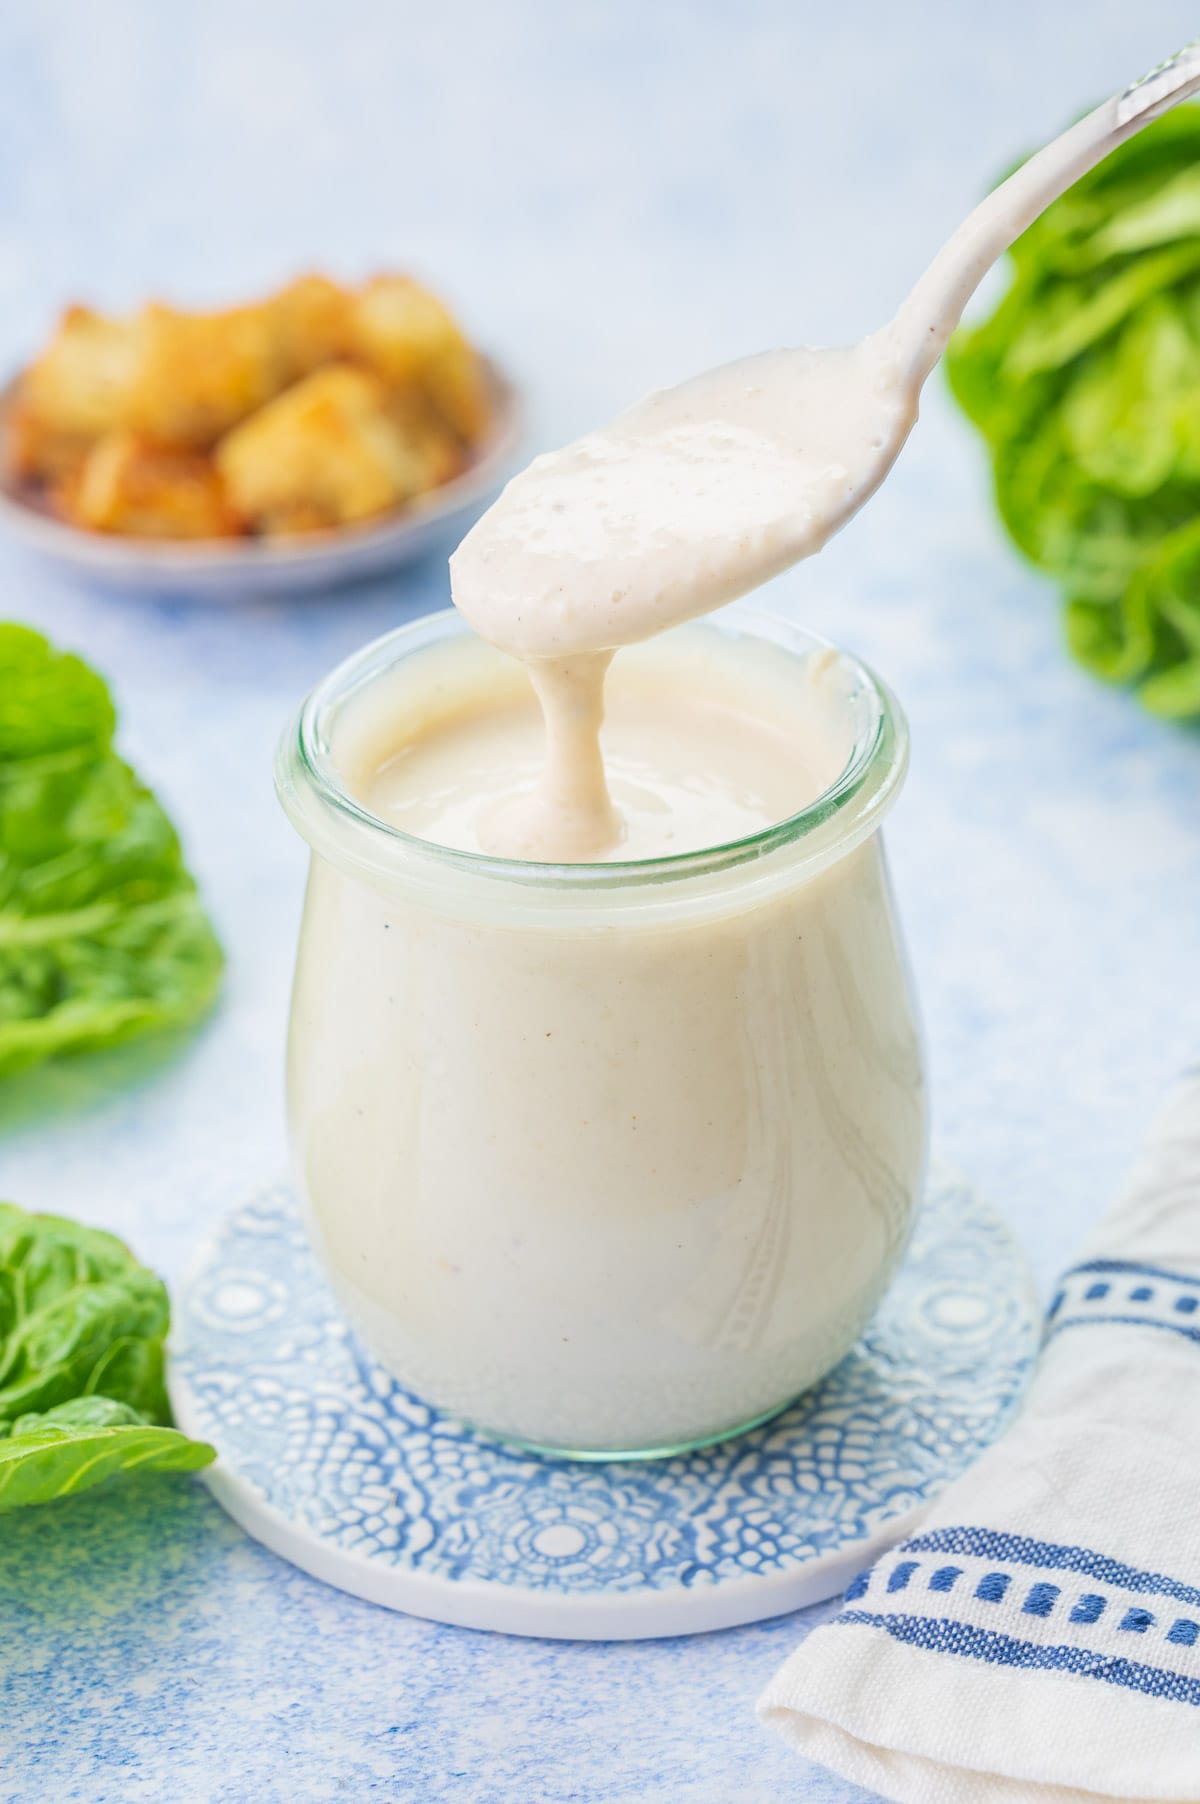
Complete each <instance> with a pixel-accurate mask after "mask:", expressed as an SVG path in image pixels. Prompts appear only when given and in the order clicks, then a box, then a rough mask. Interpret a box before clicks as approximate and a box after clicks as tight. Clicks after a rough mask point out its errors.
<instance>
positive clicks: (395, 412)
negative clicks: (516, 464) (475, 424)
mask: <svg viewBox="0 0 1200 1804" xmlns="http://www.w3.org/2000/svg"><path fill="white" fill-rule="evenodd" d="M387 410H388V416H389V418H390V419H392V420H393V421H394V422H395V424H396V426H397V427H398V429H399V431H400V433H401V435H402V437H403V439H404V442H405V444H406V445H407V446H408V448H409V450H410V451H411V452H412V453H413V455H414V456H415V457H416V458H418V459H419V460H420V464H421V491H422V492H424V491H425V490H426V489H436V488H440V486H441V484H442V483H444V482H449V481H450V479H451V478H452V477H454V476H458V475H460V474H461V472H462V471H463V470H465V469H466V467H467V462H468V458H467V451H466V448H465V446H464V445H463V442H462V440H461V439H460V438H459V436H458V434H457V433H456V432H452V431H451V429H450V427H449V426H448V425H447V424H446V422H445V420H444V419H443V418H442V416H441V414H439V413H438V412H437V411H436V409H435V408H434V405H433V403H432V401H430V400H429V398H428V396H426V395H424V394H422V393H421V392H420V390H418V389H412V388H404V389H392V390H391V391H390V392H389V394H388V400H387Z"/></svg>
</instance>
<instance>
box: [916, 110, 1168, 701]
mask: <svg viewBox="0 0 1200 1804" xmlns="http://www.w3.org/2000/svg"><path fill="white" fill-rule="evenodd" d="M1012 264H1013V282H1012V285H1011V287H1010V289H1009V291H1008V293H1007V294H1006V296H1005V297H1004V299H1003V300H1002V301H1001V302H1000V305H999V306H998V307H997V309H996V310H995V312H994V313H993V314H992V316H991V318H990V319H988V320H986V321H985V322H984V323H983V324H982V325H980V326H977V327H975V328H963V329H962V330H960V331H959V332H958V333H957V334H956V335H955V337H954V339H953V340H952V341H951V345H950V351H949V356H948V373H949V378H950V384H951V388H952V390H953V392H954V394H955V395H956V396H957V398H958V400H959V402H960V403H961V405H962V406H963V408H964V409H965V411H966V412H967V413H968V414H969V416H970V417H971V419H972V420H974V421H975V423H976V424H977V425H978V426H979V427H980V429H981V431H982V432H983V434H984V436H985V438H986V439H987V441H988V444H989V447H990V451H991V457H992V466H993V474H994V479H995V492H996V499H997V503H998V505H999V509H1000V513H1001V516H1002V518H1003V520H1004V523H1005V525H1006V526H1007V527H1008V530H1009V532H1010V533H1011V534H1012V537H1013V538H1014V540H1015V541H1016V543H1017V545H1018V546H1019V547H1020V548H1021V550H1022V551H1023V552H1024V553H1025V554H1026V556H1028V557H1029V558H1031V559H1032V561H1033V562H1034V563H1035V564H1038V565H1040V566H1041V567H1042V568H1043V569H1046V570H1048V571H1050V572H1051V573H1052V575H1053V576H1054V577H1055V578H1056V579H1057V580H1058V581H1059V582H1060V583H1061V585H1062V587H1063V589H1064V590H1065V594H1066V630H1067V639H1068V643H1069V644H1070V646H1071V649H1072V650H1073V651H1074V653H1075V655H1076V656H1077V657H1078V658H1079V659H1080V660H1081V662H1082V663H1084V664H1085V665H1086V666H1087V667H1088V668H1089V669H1091V670H1093V671H1095V672H1096V673H1097V674H1098V675H1100V676H1102V677H1105V678H1107V679H1109V680H1111V681H1114V682H1122V683H1132V684H1135V685H1136V686H1137V689H1138V693H1139V695H1140V696H1141V699H1142V700H1143V701H1144V702H1145V704H1146V706H1147V707H1148V708H1150V709H1152V710H1153V711H1154V712H1155V713H1157V714H1161V715H1165V716H1172V717H1184V716H1191V715H1200V107H1195V106H1193V107H1178V108H1176V109H1175V110H1174V111H1173V112H1171V113H1168V114H1166V115H1165V116H1164V117H1163V118H1162V119H1160V120H1158V121H1157V122H1156V123H1155V124H1153V125H1151V126H1149V127H1147V129H1146V130H1145V131H1143V132H1141V133H1140V134H1139V135H1138V136H1136V137H1134V138H1131V139H1130V140H1129V141H1128V142H1127V143H1126V144H1124V145H1123V146H1121V148H1120V149H1119V150H1116V151H1114V152H1113V154H1112V155H1111V156H1110V157H1108V158H1107V159H1106V160H1105V162H1103V163H1101V164H1100V165H1099V166H1098V167H1097V168H1096V169H1094V170H1093V171H1092V172H1091V173H1090V174H1089V175H1086V176H1084V177H1083V179H1082V180H1081V181H1079V182H1077V183H1076V185H1075V186H1074V187H1073V188H1072V189H1070V190H1069V192H1068V193H1066V194H1064V195H1063V197H1062V199H1061V200H1059V201H1056V202H1055V204H1054V205H1053V206H1052V207H1050V208H1049V209H1048V210H1047V211H1046V212H1045V213H1044V214H1042V216H1041V218H1040V219H1038V220H1036V221H1035V222H1034V224H1033V225H1032V226H1031V227H1030V228H1029V230H1028V231H1027V232H1026V233H1025V234H1024V236H1023V237H1021V238H1020V239H1018V241H1017V243H1016V244H1015V245H1014V247H1013V251H1012Z"/></svg>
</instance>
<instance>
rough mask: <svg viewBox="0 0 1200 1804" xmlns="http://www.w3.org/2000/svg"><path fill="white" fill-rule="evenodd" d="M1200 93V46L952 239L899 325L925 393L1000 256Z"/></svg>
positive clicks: (991, 199) (1019, 176)
mask: <svg viewBox="0 0 1200 1804" xmlns="http://www.w3.org/2000/svg"><path fill="white" fill-rule="evenodd" d="M1198 90H1200V39H1197V40H1196V41H1195V42H1193V43H1191V44H1186V45H1185V46H1184V48H1183V49H1182V50H1179V51H1177V52H1176V54H1175V55H1174V56H1173V57H1171V58H1170V60H1169V61H1168V62H1165V63H1161V64H1160V65H1159V67H1158V68H1157V69H1152V70H1151V71H1150V72H1149V74H1148V75H1143V76H1142V77H1141V79H1140V80H1139V81H1135V82H1134V83H1133V84H1132V85H1131V86H1130V87H1128V88H1126V89H1125V90H1124V92H1123V93H1121V94H1117V95H1115V96H1114V97H1113V98H1112V99H1111V100H1106V101H1105V102H1104V103H1103V105H1102V106H1098V107H1097V108H1096V110H1095V111H1094V112H1092V113H1088V114H1087V116H1086V118H1083V119H1081V120H1080V121H1079V123H1078V124H1077V125H1073V126H1071V128H1070V130H1069V131H1065V132H1063V133H1062V135H1061V136H1060V137H1058V138H1055V139H1054V141H1053V142H1052V143H1050V144H1047V145H1046V146H1045V148H1044V149H1042V150H1039V151H1038V152H1037V153H1036V154H1035V155H1034V156H1032V157H1030V158H1029V160H1028V162H1025V163H1022V165H1021V167H1020V168H1019V169H1018V170H1016V171H1014V173H1013V174H1012V175H1010V176H1009V178H1008V180H1007V181H1006V182H1001V184H1000V186H999V187H998V188H994V189H993V190H992V192H991V193H990V194H989V195H988V196H987V198H986V200H983V201H981V202H980V204H979V206H978V207H976V209H975V211H974V212H973V213H970V214H968V216H967V218H966V219H965V220H964V221H963V223H962V225H960V226H959V228H958V230H957V231H956V232H955V233H954V235H953V236H952V237H951V238H948V239H947V241H946V243H945V244H944V245H943V247H942V249H941V250H940V251H939V252H938V254H937V256H936V257H935V258H934V260H933V262H932V263H931V264H930V265H929V268H928V269H927V270H926V271H925V274H924V275H923V276H922V277H921V279H920V280H919V281H918V283H917V285H916V287H915V288H914V289H913V291H912V293H911V294H910V295H909V297H908V299H907V300H906V301H905V302H904V305H903V306H902V307H901V309H900V311H899V313H898V314H897V315H896V319H895V321H894V323H893V326H892V331H893V333H894V334H895V335H896V337H897V340H898V342H899V344H900V347H901V352H902V355H903V357H904V359H905V363H906V373H907V376H908V379H909V381H911V382H912V384H913V385H914V386H915V387H917V388H919V387H920V385H921V384H922V383H923V382H924V380H925V378H926V376H927V375H928V374H929V372H930V370H931V369H932V368H933V366H934V364H935V363H936V362H937V361H938V358H939V357H940V356H941V354H942V352H943V351H944V350H945V348H946V341H947V340H948V338H949V337H950V334H951V332H953V330H954V328H955V326H957V324H958V322H959V320H960V318H961V317H962V311H963V308H964V307H965V306H966V304H967V302H968V301H969V300H970V298H971V296H972V294H974V292H975V290H976V288H977V287H978V286H979V284H980V282H981V281H982V280H983V277H984V276H985V275H986V273H987V271H988V270H989V269H990V268H991V266H992V264H993V263H995V261H996V259H997V258H998V257H1001V256H1003V254H1004V252H1005V251H1006V250H1007V249H1008V247H1009V245H1010V244H1012V242H1013V240H1014V239H1016V238H1019V237H1020V235H1021V233H1022V232H1023V231H1024V230H1025V228H1026V226H1028V225H1029V224H1030V223H1031V222H1032V221H1033V220H1034V219H1036V218H1037V216H1038V214H1039V213H1043V212H1045V210H1046V208H1047V207H1048V206H1049V205H1050V203H1051V202H1052V201H1055V200H1057V199H1058V197H1059V195H1060V194H1063V193H1065V192H1066V190H1067V189H1068V188H1069V187H1070V186H1071V185H1072V183H1073V182H1077V181H1078V180H1079V177H1080V176H1081V175H1086V173H1087V171H1088V170H1089V169H1091V168H1093V167H1094V166H1095V165H1096V164H1097V163H1099V162H1101V161H1102V160H1103V159H1104V158H1105V157H1106V156H1107V155H1108V153H1109V151H1110V150H1115V149H1116V147H1117V145H1118V144H1122V143H1124V141H1125V139H1126V138H1131V137H1132V136H1133V134H1134V133H1135V132H1139V131H1141V129H1142V127H1143V126H1144V125H1148V124H1149V123H1150V121H1151V120H1152V119H1157V118H1159V117H1160V116H1161V114H1163V113H1165V112H1167V111H1168V109H1169V108H1171V107H1173V106H1175V105H1177V104H1178V102H1179V101H1181V100H1186V99H1187V98H1188V97H1189V95H1192V94H1195V93H1196V92H1197V91H1198Z"/></svg>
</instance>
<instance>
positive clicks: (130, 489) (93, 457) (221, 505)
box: [55, 432, 241, 539]
mask: <svg viewBox="0 0 1200 1804" xmlns="http://www.w3.org/2000/svg"><path fill="white" fill-rule="evenodd" d="M55 499H56V501H57V504H58V507H59V508H60V510H61V511H62V512H63V513H64V514H65V515H66V516H67V518H68V519H70V520H72V521H73V522H74V523H75V524H76V525H78V526H87V527H90V528H91V530H92V531H93V532H118V533H129V534H132V535H133V536H134V537H136V538H144V539H223V538H230V537H232V536H233V535H235V534H237V533H238V532H239V531H240V530H241V528H240V524H239V521H238V519H237V516H236V514H235V513H234V511H233V509H232V508H231V507H230V505H229V502H228V500H227V498H226V495H225V491H224V486H223V484H222V482H221V478H220V476H219V475H218V473H217V471H216V470H215V469H214V468H213V465H212V462H211V461H210V459H208V458H207V457H201V456H198V455H197V454H195V453H194V452H188V451H172V450H164V449H163V448H162V446H159V445H152V444H149V443H148V442H147V441H146V440H145V439H140V438H138V437H137V435H136V434H135V433H132V432H109V433H106V434H105V435H104V437H103V438H101V439H99V440H97V442H96V444H95V445H94V446H93V447H92V449H91V451H90V452H89V453H88V457H87V460H86V462H85V463H84V465H83V467H82V469H81V470H80V471H79V472H78V474H77V475H75V476H74V477H72V478H70V479H68V480H67V481H66V482H64V483H62V484H60V486H59V488H58V490H57V491H56V495H55Z"/></svg>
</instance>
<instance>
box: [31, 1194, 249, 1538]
mask: <svg viewBox="0 0 1200 1804" xmlns="http://www.w3.org/2000/svg"><path fill="white" fill-rule="evenodd" d="M168 1321H169V1308H168V1303H167V1293H166V1290H165V1289H164V1287H163V1285H162V1283H161V1282H160V1280H159V1279H158V1278H156V1277H155V1276H154V1274H153V1272H149V1271H147V1270H146V1269H145V1267H144V1266H141V1265H139V1264H138V1262H137V1260H136V1259H135V1258H134V1257H133V1255H132V1253H131V1252H130V1251H129V1249H128V1247H126V1246H125V1245H124V1243H123V1242H122V1241H120V1240H118V1239H117V1238H116V1236H115V1235H112V1234H105V1233H103V1232H102V1231H101V1230H100V1229H98V1228H88V1227H84V1226H82V1225H81V1224H79V1223H78V1222H72V1221H67V1220H65V1219H64V1218H63V1217H61V1216H57V1215H27V1214H26V1213H25V1211H24V1210H23V1209H18V1208H16V1207H15V1206H14V1205H13V1204H11V1203H0V1511H3V1510H9V1509H15V1508H16V1507H17V1506H18V1505H21V1504H29V1503H47V1502H49V1501H50V1500H51V1499H53V1498H55V1497H65V1496H68V1495H70V1494H71V1493H73V1492H76V1491H83V1490H87V1489H89V1488H90V1487H91V1486H92V1485H95V1484H99V1483H100V1482H101V1481H102V1480H103V1479H106V1478H109V1477H112V1476H113V1475H114V1474H116V1473H119V1472H131V1471H133V1470H135V1469H137V1470H141V1471H154V1472H161V1471H171V1472H190V1471H195V1470H196V1469H197V1468H198V1467H200V1466H206V1465H208V1463H209V1462H210V1460H212V1459H213V1458H214V1453H213V1449H212V1448H211V1447H209V1446H207V1445H206V1444H205V1443H204V1442H200V1441H190V1440H189V1439H188V1438H187V1436H186V1435H183V1434H180V1433H179V1432H178V1431H177V1430H176V1429H174V1428H171V1427H170V1426H169V1423H170V1410H169V1407H168V1404H167V1395H166V1391H165V1389H164V1387H163V1340H164V1337H165V1335H166V1332H167V1326H168Z"/></svg>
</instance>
